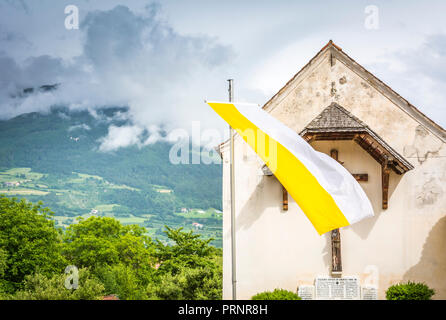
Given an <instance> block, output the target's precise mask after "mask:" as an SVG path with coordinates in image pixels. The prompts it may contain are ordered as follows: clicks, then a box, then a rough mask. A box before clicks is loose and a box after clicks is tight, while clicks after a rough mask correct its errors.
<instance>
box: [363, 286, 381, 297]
mask: <svg viewBox="0 0 446 320" xmlns="http://www.w3.org/2000/svg"><path fill="white" fill-rule="evenodd" d="M361 298H362V300H378V288H377V287H376V286H372V285H366V286H363V287H362V288H361Z"/></svg>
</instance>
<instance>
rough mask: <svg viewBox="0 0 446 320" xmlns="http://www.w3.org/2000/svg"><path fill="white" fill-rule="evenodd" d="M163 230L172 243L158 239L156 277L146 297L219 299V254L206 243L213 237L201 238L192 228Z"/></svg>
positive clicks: (220, 282) (220, 267) (220, 261)
mask: <svg viewBox="0 0 446 320" xmlns="http://www.w3.org/2000/svg"><path fill="white" fill-rule="evenodd" d="M165 233H166V234H167V236H168V238H169V240H171V241H172V242H173V244H172V245H168V244H163V243H162V242H160V241H157V245H156V252H155V256H156V257H157V258H158V262H159V268H158V269H157V274H156V275H157V276H158V277H156V278H154V281H152V282H151V283H149V285H148V287H147V295H148V296H149V298H150V299H173V300H178V299H186V300H195V299H221V297H222V255H221V250H219V249H216V248H214V247H212V246H210V245H209V243H210V242H211V241H212V240H213V239H209V240H201V239H199V238H200V235H197V234H194V233H193V232H192V231H190V232H184V231H182V228H179V229H176V230H175V229H171V228H169V227H167V226H166V231H165Z"/></svg>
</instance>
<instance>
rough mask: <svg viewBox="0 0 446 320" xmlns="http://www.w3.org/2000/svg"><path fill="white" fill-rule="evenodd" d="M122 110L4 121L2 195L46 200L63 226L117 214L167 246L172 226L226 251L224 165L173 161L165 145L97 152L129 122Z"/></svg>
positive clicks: (60, 111)
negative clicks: (112, 132)
mask: <svg viewBox="0 0 446 320" xmlns="http://www.w3.org/2000/svg"><path fill="white" fill-rule="evenodd" d="M125 112H126V109H125V108H109V109H103V110H98V111H97V112H96V114H95V115H94V116H93V115H92V114H90V113H89V112H87V111H82V112H69V111H68V110H66V109H64V108H57V109H54V110H52V112H51V113H49V114H39V113H31V114H24V115H21V116H18V117H16V118H13V119H10V120H7V121H0V194H4V195H6V196H8V197H16V198H26V199H28V200H29V201H32V202H34V203H36V202H38V201H42V202H43V205H44V206H45V207H49V208H50V209H51V211H53V212H54V213H55V216H54V219H55V220H56V226H57V227H59V228H62V229H66V228H67V227H68V225H70V224H72V223H75V222H76V221H77V220H76V219H77V217H83V218H88V217H90V216H104V217H114V218H116V219H118V220H119V221H121V223H122V224H124V225H127V224H138V225H140V226H142V227H145V228H146V229H147V232H148V235H149V236H151V237H153V238H158V239H160V240H162V241H167V238H166V236H165V233H163V232H162V230H164V226H165V225H169V226H171V227H174V228H177V227H183V228H184V230H186V231H187V230H194V231H195V232H197V233H199V234H201V235H202V236H203V237H204V238H211V237H212V238H214V239H215V240H214V241H213V242H212V244H213V245H214V246H217V247H221V245H222V240H221V239H222V235H221V233H222V231H221V230H222V226H221V221H222V216H221V211H220V210H221V165H220V164H212V165H205V164H200V165H196V164H195V165H181V164H179V165H175V164H171V163H170V162H169V150H170V147H171V145H170V144H169V143H167V142H163V141H160V142H157V143H154V144H151V145H148V146H145V147H137V146H131V147H126V148H121V149H118V150H115V151H113V152H100V151H99V150H98V146H99V144H100V141H101V140H100V139H101V138H102V137H103V136H105V135H106V134H107V129H108V127H109V126H110V125H114V126H120V125H125V124H126V122H125V121H123V120H121V117H119V116H118V117H115V116H116V115H119V114H122V113H125ZM147 134H148V133H147Z"/></svg>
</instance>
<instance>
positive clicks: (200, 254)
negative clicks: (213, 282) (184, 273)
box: [155, 226, 221, 274]
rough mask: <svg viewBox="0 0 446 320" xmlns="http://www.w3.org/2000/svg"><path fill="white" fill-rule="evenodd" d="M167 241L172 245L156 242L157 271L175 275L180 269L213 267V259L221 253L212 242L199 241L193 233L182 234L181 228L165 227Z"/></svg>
mask: <svg viewBox="0 0 446 320" xmlns="http://www.w3.org/2000/svg"><path fill="white" fill-rule="evenodd" d="M165 228H166V231H164V233H165V234H166V235H167V237H168V238H169V240H171V242H173V243H174V244H173V245H169V244H163V243H162V242H161V241H159V240H157V244H156V252H155V257H157V258H158V262H159V263H160V267H159V269H158V270H159V271H160V272H163V273H172V274H176V273H177V272H179V270H180V269H181V268H199V267H204V268H206V267H213V266H214V261H213V257H214V256H215V255H218V254H219V253H220V254H221V251H220V250H218V249H216V248H215V247H212V246H211V245H210V244H209V243H210V242H211V241H212V240H213V239H212V238H211V239H208V240H201V239H200V235H199V234H194V233H193V231H189V232H184V231H182V230H183V228H178V229H172V228H169V227H168V226H165Z"/></svg>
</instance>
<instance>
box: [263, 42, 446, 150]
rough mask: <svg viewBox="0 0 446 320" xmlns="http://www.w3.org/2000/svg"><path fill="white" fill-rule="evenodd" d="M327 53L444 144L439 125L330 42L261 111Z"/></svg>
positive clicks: (444, 131)
mask: <svg viewBox="0 0 446 320" xmlns="http://www.w3.org/2000/svg"><path fill="white" fill-rule="evenodd" d="M327 51H330V53H331V56H330V59H336V60H337V61H340V62H341V63H343V64H344V65H346V66H347V67H349V68H350V69H351V70H353V71H354V72H355V73H356V74H358V75H359V76H360V77H361V78H363V79H364V80H365V81H366V82H368V83H369V84H370V85H371V86H372V87H374V88H375V89H376V90H378V91H379V92H381V93H382V94H383V95H384V96H386V97H387V98H388V99H390V100H391V101H392V102H393V103H395V105H397V106H398V107H399V108H400V109H402V110H403V111H404V112H406V113H407V114H408V115H409V116H411V117H412V118H414V119H415V120H416V121H417V122H419V123H420V124H421V125H422V126H424V127H425V128H426V129H427V130H429V131H430V132H432V133H433V134H434V135H435V136H437V137H438V138H440V139H441V140H442V141H443V142H446V130H445V129H444V128H442V127H441V126H440V125H439V124H437V123H435V122H434V121H433V120H432V119H430V118H429V117H427V116H426V115H425V114H424V113H422V112H421V111H420V110H419V109H417V108H416V107H415V106H414V105H412V104H411V103H410V102H409V101H407V100H406V99H404V98H403V97H401V96H400V95H399V94H398V93H396V92H395V91H394V90H393V89H392V88H390V87H389V86H388V85H386V84H385V83H384V82H382V81H381V80H380V79H378V78H377V77H376V76H374V75H373V74H372V73H370V72H369V71H367V70H366V69H365V68H364V67H363V66H361V65H360V64H359V63H357V62H356V61H355V60H354V59H352V58H351V57H350V56H348V55H347V54H346V53H345V52H344V51H342V49H341V48H340V47H339V46H337V45H336V44H334V43H333V41H332V40H330V41H329V42H328V43H327V44H326V45H325V46H324V47H323V48H322V49H321V50H320V51H319V52H318V53H317V54H316V55H315V56H314V57H313V58H312V59H311V60H310V61H309V62H308V63H307V64H306V65H305V66H304V67H303V68H302V69H301V70H299V72H297V73H296V74H295V75H294V76H293V77H292V78H291V79H290V80H289V81H288V82H287V83H286V84H285V85H284V86H283V87H282V88H281V89H280V90H279V91H278V92H277V93H276V94H275V95H274V96H273V97H271V99H269V100H268V101H267V102H266V103H265V105H264V106H263V109H265V110H269V108H270V106H271V105H272V104H273V102H274V101H277V100H280V98H281V95H282V94H283V93H284V92H285V91H286V90H287V88H288V87H289V85H290V84H291V83H292V82H293V81H294V80H296V79H297V78H299V77H300V76H301V75H302V74H303V73H305V71H307V70H308V69H309V68H310V66H311V65H313V64H315V63H316V61H317V60H318V58H319V57H321V56H323V55H324V54H325V53H326V52H327Z"/></svg>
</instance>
